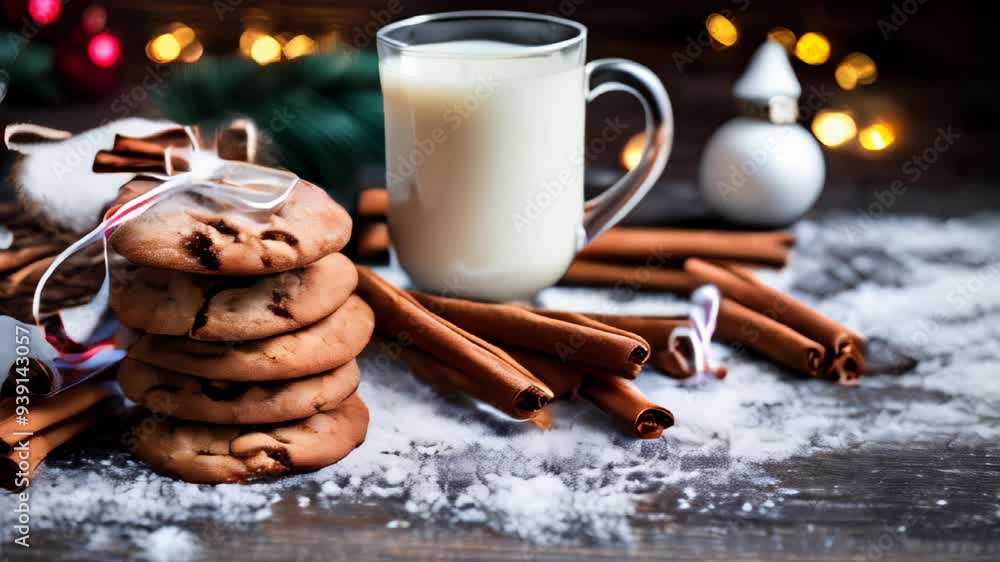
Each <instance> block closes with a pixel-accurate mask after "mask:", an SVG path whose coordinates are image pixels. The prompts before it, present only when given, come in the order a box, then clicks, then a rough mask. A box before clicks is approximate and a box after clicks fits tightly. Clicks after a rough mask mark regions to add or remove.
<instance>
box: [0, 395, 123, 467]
mask: <svg viewBox="0 0 1000 562" xmlns="http://www.w3.org/2000/svg"><path fill="white" fill-rule="evenodd" d="M114 394H115V387H114V383H113V382H112V381H108V380H104V379H103V378H102V379H101V380H91V381H87V382H84V383H81V384H79V385H77V386H75V387H73V388H71V389H69V390H67V391H66V392H63V393H60V394H56V395H54V396H50V397H48V398H42V399H36V400H33V401H32V402H31V403H30V404H29V406H28V413H27V414H26V415H24V416H23V418H22V417H21V415H20V414H18V413H17V405H16V404H15V403H14V401H13V400H10V401H7V403H5V404H2V405H0V456H6V455H8V454H9V453H10V451H11V448H12V447H13V445H14V444H15V443H17V441H19V440H21V439H24V437H25V436H24V435H16V434H17V433H25V432H34V433H39V432H41V431H42V430H44V429H46V428H49V427H52V426H53V425H55V424H57V423H59V422H62V421H65V420H67V419H69V418H71V417H73V416H76V415H77V414H80V413H81V412H83V411H85V410H87V409H89V408H91V407H93V406H94V405H96V404H98V403H99V402H102V401H104V400H106V399H107V398H109V397H111V396H113V395H114ZM24 418H26V420H25V421H26V422H27V423H25V424H21V423H19V421H20V420H22V419H24Z"/></svg>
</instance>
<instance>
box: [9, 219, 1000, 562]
mask: <svg viewBox="0 0 1000 562" xmlns="http://www.w3.org/2000/svg"><path fill="white" fill-rule="evenodd" d="M798 234H799V236H800V243H799V245H798V248H797V250H796V255H795V257H794V259H793V261H792V264H791V265H790V266H789V267H788V268H786V270H784V271H782V272H780V273H770V274H766V277H765V278H766V280H767V281H768V282H770V283H773V284H774V285H776V286H779V287H781V288H783V289H790V290H792V291H793V292H794V293H795V294H797V295H799V296H801V297H802V298H803V299H805V300H807V301H809V302H811V303H812V304H813V305H815V306H817V307H818V308H819V309H820V310H822V311H824V312H826V313H828V314H830V315H831V316H833V317H835V318H837V319H839V320H841V321H843V322H844V323H846V324H847V325H849V326H850V327H852V328H854V329H856V330H857V331H859V332H860V333H863V334H865V335H867V336H868V337H869V338H870V339H871V341H872V346H873V351H872V354H873V357H871V358H870V363H871V364H872V367H873V368H875V369H876V370H881V371H892V370H899V369H902V370H906V371H908V372H906V373H905V374H902V375H899V374H888V373H887V374H876V375H873V376H870V377H866V378H864V379H863V380H862V384H861V387H860V388H841V387H838V386H836V385H832V384H828V383H825V382H820V381H811V380H802V379H799V378H796V377H795V376H793V375H790V374H788V373H784V372H781V371H780V370H779V369H777V368H775V367H774V366H773V365H770V364H768V363H767V362H765V361H762V360H760V359H758V358H755V357H752V356H748V355H745V354H738V353H734V352H733V351H732V350H730V349H729V348H727V347H725V346H722V345H719V346H717V347H716V351H717V353H718V355H719V357H720V358H722V359H723V360H725V361H726V362H727V363H728V364H729V366H730V376H729V377H728V378H727V379H725V380H724V381H705V382H703V383H700V384H690V383H683V382H678V381H673V380H671V379H668V378H665V377H662V376H659V375H657V374H655V373H652V372H650V373H644V374H643V375H642V376H641V377H640V378H639V379H638V381H637V384H638V385H639V386H640V387H641V389H642V390H643V391H644V392H645V393H646V394H647V395H648V396H649V397H651V398H652V399H653V400H654V401H656V402H658V403H661V404H663V405H665V406H667V407H668V408H670V409H671V410H672V411H673V412H674V414H675V416H676V418H677V425H676V426H675V427H673V428H671V429H670V430H668V431H667V432H666V433H665V434H664V437H663V438H662V439H660V440H655V441H638V440H635V439H632V438H630V437H628V436H625V435H623V434H622V433H621V432H620V431H618V430H617V428H616V427H615V426H614V425H613V424H612V423H611V422H610V421H609V420H608V419H607V418H605V417H604V416H603V415H602V414H601V413H600V412H599V411H597V410H596V409H594V408H592V407H590V406H589V405H588V404H585V403H582V402H580V403H564V404H556V405H554V414H555V419H556V422H557V427H556V428H555V429H553V430H551V431H548V432H541V431H538V430H536V429H535V428H533V427H531V426H530V425H528V424H523V423H512V422H509V421H505V420H498V419H494V418H491V417H490V416H488V415H487V414H485V413H483V412H482V411H480V410H477V409H476V408H475V407H474V406H473V405H471V404H468V403H456V402H454V401H448V400H444V399H442V398H440V397H438V396H437V395H436V394H434V393H433V392H432V391H431V390H429V389H428V388H426V387H424V386H423V385H421V384H419V383H418V382H416V381H415V380H414V379H413V378H412V377H411V376H410V375H409V374H408V373H407V372H406V371H405V369H404V368H402V367H400V366H399V365H396V364H389V365H387V366H383V367H381V368H380V367H376V364H382V365H384V363H381V362H379V361H376V358H377V354H378V350H369V351H368V352H367V353H366V355H365V356H363V360H362V363H363V365H364V369H365V370H364V374H365V378H364V381H363V383H362V387H361V393H362V395H363V397H364V399H365V400H366V402H367V403H368V405H369V408H370V410H371V417H372V423H371V427H370V430H369V434H368V438H367V441H366V443H365V445H364V446H363V447H361V448H360V449H359V450H357V451H355V452H354V453H353V454H352V455H350V456H348V457H347V458H346V459H345V460H344V461H342V462H341V463H339V464H337V465H335V466H332V467H328V468H326V469H324V470H321V471H319V472H316V473H313V474H307V475H301V476H297V477H294V478H290V479H284V480H280V481H277V482H273V483H267V484H251V485H246V486H239V485H222V486H214V487H211V486H195V485H190V484H184V483H181V482H176V481H173V480H171V479H168V478H164V477H161V476H159V475H156V474H154V473H152V472H151V471H149V470H147V469H145V468H144V467H142V465H141V463H138V462H137V461H134V460H132V459H130V458H129V457H128V455H126V454H125V453H116V454H114V455H113V456H112V457H111V458H110V459H107V458H105V459H100V460H97V459H91V460H85V461H84V463H83V464H84V466H82V467H79V466H77V467H63V466H52V467H45V469H44V471H43V473H42V474H40V477H44V478H46V481H47V485H46V487H44V488H39V489H37V490H35V491H34V495H33V496H32V501H33V509H34V510H35V511H36V512H37V513H38V514H40V515H39V518H38V520H37V521H36V524H37V525H39V526H41V527H60V526H62V525H66V524H70V525H82V524H85V523H86V524H92V525H108V524H116V525H121V526H124V527H129V526H133V527H141V528H144V529H159V530H158V531H155V532H151V533H150V532H147V533H146V534H144V535H137V536H136V537H135V538H134V539H133V540H134V542H135V544H137V545H138V546H140V547H142V548H143V549H144V551H147V552H151V551H152V550H153V548H154V547H155V546H157V545H160V546H162V545H163V544H166V545H173V547H174V548H176V549H178V552H180V551H181V550H183V547H182V546H181V545H183V544H185V543H186V542H187V543H190V544H191V545H195V546H192V548H197V547H196V543H195V541H193V540H186V539H185V536H184V534H183V533H184V531H183V529H180V528H179V527H173V529H174V530H169V529H171V528H172V527H169V526H183V524H184V523H185V522H188V521H196V520H198V521H205V520H208V521H213V522H216V523H217V524H218V525H220V526H221V525H235V524H246V523H253V522H255V521H260V520H264V519H267V518H269V517H271V514H272V511H271V509H272V505H273V504H274V503H276V502H278V501H281V499H282V498H283V497H284V496H288V497H290V498H298V499H296V501H298V502H299V505H302V506H311V502H312V500H311V499H310V496H313V499H316V500H320V501H317V502H316V503H315V507H312V506H311V507H309V508H310V509H321V508H322V507H323V506H325V505H328V504H329V503H330V502H333V503H335V502H337V501H340V500H341V499H356V498H387V499H389V500H390V501H393V502H398V505H400V506H401V510H402V511H403V512H405V513H406V514H407V515H406V516H403V514H402V513H401V514H400V515H398V516H397V517H396V518H395V519H394V520H393V521H392V522H390V526H393V527H405V526H407V525H408V522H407V519H408V518H409V519H412V520H417V519H434V520H438V521H444V522H449V523H457V524H468V525H483V526H487V527H489V528H492V529H494V530H496V531H498V532H501V533H506V534H510V535H514V536H517V537H521V538H524V539H526V540H531V541H570V540H578V539H579V538H580V537H585V538H586V540H588V541H593V542H605V541H629V540H632V539H633V538H634V537H633V531H632V525H631V523H632V521H633V520H635V519H637V518H641V517H645V518H647V519H655V518H657V517H667V516H668V515H666V514H664V513H662V511H661V512H659V513H644V512H643V510H641V509H639V506H640V505H641V504H642V502H643V501H645V500H646V499H648V498H653V497H656V496H657V495H663V493H664V492H672V493H674V494H675V495H676V500H675V502H676V503H675V504H674V505H673V507H672V508H671V509H674V510H677V511H684V510H689V509H693V507H692V505H693V504H694V503H695V502H697V503H698V506H699V507H698V509H701V510H710V509H714V508H715V505H716V504H715V502H716V501H721V500H722V498H716V497H715V491H714V490H715V489H716V488H717V486H716V485H717V484H719V483H725V482H730V481H733V480H740V481H744V482H746V483H747V486H746V488H747V489H751V490H752V489H753V488H754V487H755V486H756V487H757V488H758V489H760V490H764V489H766V490H769V492H768V493H767V494H763V493H762V494H759V495H758V496H756V497H754V498H752V499H746V500H745V499H743V498H739V499H737V500H736V501H738V502H739V503H736V504H735V505H737V507H738V506H740V505H742V509H743V510H744V511H755V510H756V511H760V512H766V511H767V510H769V509H773V508H774V507H775V506H776V505H778V504H780V502H782V501H784V499H785V498H786V497H789V496H793V495H795V494H797V493H798V491H797V490H794V489H787V488H782V487H781V482H780V481H778V480H777V479H776V477H775V476H773V475H771V474H769V473H768V471H767V465H768V464H769V463H774V462H777V461H781V460H783V459H788V458H790V457H793V456H805V455H811V454H815V453H817V452H825V451H834V450H844V449H851V448H857V447H878V446H880V445H883V444H886V445H892V444H912V443H916V442H932V441H936V440H943V439H947V440H950V441H953V442H966V443H968V444H973V445H975V444H980V445H981V444H982V443H983V442H990V441H993V442H995V441H996V440H997V439H1000V425H998V424H996V423H995V421H994V422H991V421H990V420H995V417H992V416H995V412H996V411H998V409H1000V385H998V384H996V383H995V377H996V365H997V361H998V359H1000V282H998V279H997V278H998V277H1000V256H998V255H997V251H998V250H997V248H1000V220H997V217H995V216H984V217H977V218H971V219H965V220H961V221H959V220H949V221H939V220H930V219H915V218H903V219H883V220H881V221H879V222H877V223H868V224H864V225H861V226H859V225H858V224H857V223H856V220H855V219H854V218H853V217H846V216H845V217H834V218H829V219H826V220H824V221H822V222H820V223H816V222H804V223H802V224H800V225H799V227H798ZM541 299H542V301H543V304H544V305H546V306H552V307H560V308H569V309H578V310H595V311H599V312H642V313H644V314H656V313H673V312H677V311H679V310H682V309H683V303H682V302H681V301H678V300H677V299H674V298H671V297H670V296H665V295H658V294H652V293H639V294H627V293H625V292H623V291H620V290H618V291H612V290H593V289H569V288H556V289H550V290H548V291H545V292H544V293H543V295H542V297H541ZM84 458H85V459H86V458H87V457H84ZM303 498H304V499H303ZM11 501H12V500H11V496H3V497H0V509H6V506H7V505H8V504H9V503H10V502H11ZM163 525H168V526H167V527H163ZM165 529H166V530H165ZM3 532H7V531H6V530H4V531H0V533H3ZM168 550H169V548H168ZM192 552H193V551H192ZM183 554H184V553H183V552H181V554H180V555H178V556H182V555H183Z"/></svg>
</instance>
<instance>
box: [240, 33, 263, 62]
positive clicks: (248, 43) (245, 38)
mask: <svg viewBox="0 0 1000 562" xmlns="http://www.w3.org/2000/svg"><path fill="white" fill-rule="evenodd" d="M264 35H265V34H264V33H263V32H262V31H260V30H259V29H253V28H250V29H245V30H243V33H241V34H240V52H241V53H243V54H244V55H246V56H248V57H249V56H250V48H251V47H253V44H254V41H256V40H257V39H260V38H261V37H263V36H264Z"/></svg>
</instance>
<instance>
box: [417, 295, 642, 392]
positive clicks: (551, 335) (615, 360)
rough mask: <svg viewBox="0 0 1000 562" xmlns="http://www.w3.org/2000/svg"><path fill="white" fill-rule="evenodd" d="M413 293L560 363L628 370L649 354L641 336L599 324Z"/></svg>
mask: <svg viewBox="0 0 1000 562" xmlns="http://www.w3.org/2000/svg"><path fill="white" fill-rule="evenodd" d="M413 296H414V298H416V299H417V300H418V301H420V302H421V303H422V304H423V305H424V306H425V307H427V308H428V309H430V310H432V311H433V312H434V313H436V314H439V315H441V316H443V317H444V318H447V319H448V320H450V321H451V322H454V323H455V324H458V325H459V326H461V327H462V328H464V329H466V330H468V331H470V332H473V333H475V334H478V335H480V336H482V337H484V338H486V339H488V340H490V341H495V342H499V343H501V344H506V345H512V346H517V347H522V348H526V349H533V350H535V351H539V352H541V353H545V354H547V355H550V356H552V357H556V358H558V359H559V360H560V361H563V362H569V363H574V364H585V365H592V366H599V367H603V368H606V369H608V370H612V371H623V372H629V373H631V372H637V369H636V367H639V368H641V366H642V364H643V363H645V362H646V360H647V359H648V357H649V344H648V343H646V342H645V341H643V340H642V338H640V337H638V336H636V335H635V334H630V333H628V332H623V331H620V330H616V329H612V328H610V327H609V326H604V325H601V324H599V323H595V324H596V325H587V324H586V323H576V322H571V321H566V320H560V319H557V318H551V317H549V316H543V315H541V314H536V313H535V312H532V311H531V310H530V309H528V308H525V307H521V306H515V305H509V304H492V303H481V302H475V301H467V300H463V299H451V298H446V297H438V296H433V295H428V294H424V293H416V292H415V293H413ZM584 320H587V319H585V318H584Z"/></svg>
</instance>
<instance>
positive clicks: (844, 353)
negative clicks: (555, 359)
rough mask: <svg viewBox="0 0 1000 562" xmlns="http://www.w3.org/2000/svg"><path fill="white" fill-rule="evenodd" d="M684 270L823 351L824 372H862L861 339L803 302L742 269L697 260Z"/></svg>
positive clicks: (845, 374)
mask: <svg viewBox="0 0 1000 562" xmlns="http://www.w3.org/2000/svg"><path fill="white" fill-rule="evenodd" d="M684 269H685V270H686V271H687V272H689V273H690V274H691V275H693V276H695V277H696V278H698V279H699V280H700V281H702V282H704V283H712V284H714V285H715V286H717V287H718V288H719V290H720V291H721V292H722V294H723V295H725V296H727V297H729V298H731V299H733V300H735V301H737V302H739V303H740V304H742V305H744V306H746V307H747V308H750V309H751V310H753V311H755V312H758V313H760V314H763V315H765V316H770V317H771V318H773V319H774V320H776V321H778V322H779V323H781V324H784V325H786V326H788V327H789V328H792V329H793V330H795V331H796V332H799V333H800V334H802V335H803V336H805V337H807V338H809V339H811V340H813V341H815V342H817V343H819V344H820V345H822V346H824V347H825V348H826V363H825V364H824V369H825V370H827V371H830V370H832V371H834V372H836V373H837V376H838V378H841V379H843V378H847V379H850V378H851V377H852V376H855V374H860V373H863V372H864V356H863V349H864V338H862V337H861V336H860V335H858V334H856V333H854V332H853V331H851V330H849V329H848V328H846V327H844V326H843V325H841V324H840V323H838V322H836V321H834V320H833V319H831V318H828V317H827V316H824V315H823V314H820V313H819V312H817V311H816V310H813V309H812V308H810V307H809V306H807V305H806V304H805V303H803V302H801V301H799V300H797V299H795V298H794V297H792V296H791V295H787V294H784V293H782V292H781V291H778V290H776V289H774V288H772V287H769V286H768V285H767V284H765V283H764V282H763V281H761V280H760V279H759V278H758V277H757V276H756V275H754V274H753V273H751V272H749V271H748V270H745V269H740V268H733V267H731V266H724V265H716V264H712V263H709V262H706V261H703V260H699V259H693V258H692V259H689V260H687V261H686V262H684Z"/></svg>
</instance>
